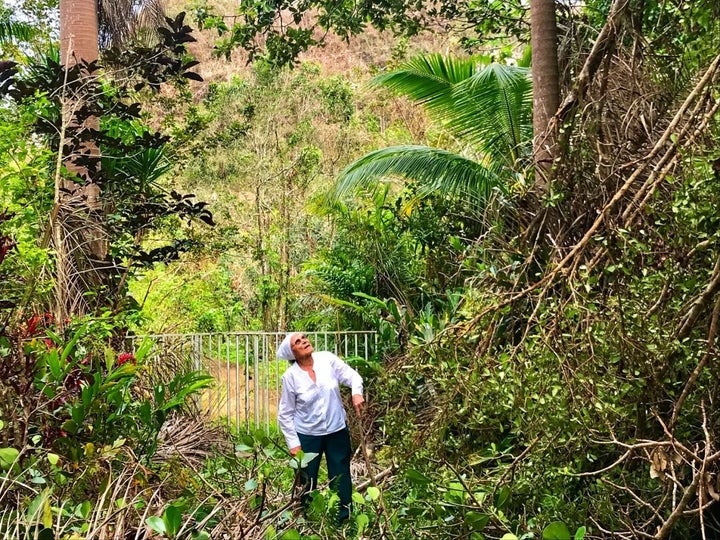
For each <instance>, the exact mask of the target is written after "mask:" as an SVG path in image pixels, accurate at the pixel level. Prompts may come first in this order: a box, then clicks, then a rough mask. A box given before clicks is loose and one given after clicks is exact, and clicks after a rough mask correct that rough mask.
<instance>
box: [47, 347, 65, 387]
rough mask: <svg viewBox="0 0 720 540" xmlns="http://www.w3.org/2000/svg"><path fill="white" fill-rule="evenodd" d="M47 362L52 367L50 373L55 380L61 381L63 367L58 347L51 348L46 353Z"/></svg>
mask: <svg viewBox="0 0 720 540" xmlns="http://www.w3.org/2000/svg"><path fill="white" fill-rule="evenodd" d="M45 363H46V364H47V366H48V368H50V375H52V378H53V380H55V381H59V380H60V378H61V377H62V368H61V367H60V359H59V358H58V350H57V349H51V350H50V351H48V352H47V353H46V354H45Z"/></svg>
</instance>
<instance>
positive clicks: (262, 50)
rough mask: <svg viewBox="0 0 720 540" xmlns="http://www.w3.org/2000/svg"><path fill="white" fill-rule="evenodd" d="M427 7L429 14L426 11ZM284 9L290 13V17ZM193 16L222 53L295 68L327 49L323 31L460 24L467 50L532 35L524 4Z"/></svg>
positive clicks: (374, 5) (266, 7)
mask: <svg viewBox="0 0 720 540" xmlns="http://www.w3.org/2000/svg"><path fill="white" fill-rule="evenodd" d="M423 7H425V9H421V8H423ZM284 10H289V14H290V17H289V18H288V16H287V15H284ZM193 11H194V14H195V17H196V19H197V21H198V25H199V26H200V28H214V29H216V30H217V32H218V35H219V36H220V37H219V39H218V41H217V42H216V44H215V51H216V53H217V54H221V55H224V56H225V57H226V58H229V57H230V54H231V53H232V51H233V49H235V48H242V49H245V50H246V51H247V52H248V53H249V55H250V58H251V60H252V59H256V58H260V59H262V60H264V61H267V62H269V63H271V64H273V65H277V66H284V65H289V64H293V63H295V62H296V61H297V58H298V56H299V55H300V53H302V52H305V51H307V50H308V49H309V48H310V47H314V46H317V45H322V44H323V43H324V35H323V37H322V38H319V39H318V38H316V37H315V36H316V35H318V34H320V35H322V34H321V32H319V31H320V30H323V31H332V32H334V33H335V34H336V35H337V36H339V37H340V38H342V39H343V40H349V39H350V38H351V37H353V36H357V35H359V34H361V33H363V32H364V31H366V29H367V28H368V26H369V25H372V26H373V27H375V28H376V29H378V30H381V31H382V30H391V31H392V32H393V33H394V34H396V35H402V36H413V35H416V34H418V33H420V32H422V31H423V30H426V29H432V28H433V25H434V24H437V23H440V22H442V23H445V24H446V23H447V21H455V22H456V24H457V26H458V34H461V35H462V34H464V35H463V36H462V43H463V44H464V46H465V47H466V48H468V49H470V48H473V47H475V46H477V44H478V43H479V42H480V41H487V40H490V41H492V40H493V39H494V38H496V37H497V35H501V36H508V35H513V36H515V37H523V36H526V35H527V30H528V24H527V21H526V18H527V17H526V13H527V11H528V7H527V6H526V5H525V4H524V3H522V2H519V1H512V2H494V1H488V0H473V1H466V2H456V1H455V0H440V1H438V2H432V3H429V5H427V6H424V3H423V2H414V3H413V2H397V1H394V0H373V1H368V2H363V3H361V4H359V5H355V4H353V3H351V2H341V3H338V2H335V1H333V0H310V1H308V2H305V3H303V4H301V5H295V4H293V3H292V2H278V3H276V4H268V3H267V2H263V1H260V0H257V1H248V2H244V3H243V4H242V5H241V6H239V8H238V12H237V15H238V16H239V17H241V22H240V21H239V20H236V19H234V20H233V24H232V26H229V24H228V22H227V21H226V19H225V18H224V17H222V16H220V15H218V14H217V13H216V12H215V11H214V9H213V7H211V5H210V3H208V2H207V0H202V1H198V2H196V3H195V5H194V9H193ZM311 14H312V17H310V15H311ZM468 28H470V29H472V30H474V32H475V34H476V35H475V36H473V35H472V34H471V35H468V33H467V32H466V31H465V30H467V29H468ZM460 29H462V30H460ZM314 31H315V32H314Z"/></svg>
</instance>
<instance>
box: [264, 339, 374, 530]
mask: <svg viewBox="0 0 720 540" xmlns="http://www.w3.org/2000/svg"><path fill="white" fill-rule="evenodd" d="M277 356H278V358H282V359H284V360H289V361H290V363H291V364H290V367H289V368H288V369H287V370H286V371H285V373H284V374H283V376H282V394H281V396H280V406H279V408H278V424H279V425H280V430H281V431H282V433H283V435H284V436H285V441H286V442H287V445H288V448H289V449H290V454H292V455H293V456H294V455H296V454H297V453H298V452H299V451H300V450H302V451H303V452H304V453H306V454H307V453H317V454H318V456H317V457H316V458H315V459H313V460H312V461H311V462H310V463H308V465H307V467H306V468H305V469H303V471H302V472H303V473H304V474H303V476H304V479H305V487H304V490H303V494H302V497H301V501H302V503H303V505H304V506H306V505H307V503H308V501H309V500H310V491H311V490H313V489H315V487H317V477H318V470H319V468H320V458H321V457H322V455H323V454H325V459H326V461H327V468H328V477H329V478H330V482H331V485H332V486H333V488H334V489H335V490H336V491H337V493H338V496H339V497H340V509H339V511H338V523H342V522H343V521H345V520H346V519H348V518H349V517H350V501H351V497H352V482H351V479H350V456H351V450H350V433H349V431H348V428H347V423H346V415H345V408H344V407H343V404H342V400H341V398H340V387H339V383H342V384H344V385H346V386H349V387H350V388H352V403H353V407H354V408H355V412H356V413H357V415H358V416H360V414H361V412H362V405H363V403H364V399H363V381H362V377H360V375H359V374H358V372H357V371H355V370H354V369H353V368H351V367H350V366H348V365H347V364H346V363H345V362H343V361H342V360H340V358H338V357H337V356H335V355H334V354H333V353H331V352H328V351H318V352H314V351H313V346H312V344H311V343H310V340H308V338H307V337H306V336H305V335H304V334H302V333H300V332H296V333H293V334H288V335H287V336H285V339H284V340H283V342H282V343H281V344H280V346H279V347H278V350H277Z"/></svg>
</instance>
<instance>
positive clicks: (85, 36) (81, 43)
mask: <svg viewBox="0 0 720 540" xmlns="http://www.w3.org/2000/svg"><path fill="white" fill-rule="evenodd" d="M97 58H98V10H97V1H96V0H60V60H61V62H63V64H65V65H74V64H75V63H76V62H79V61H80V60H84V61H86V62H92V61H94V60H97Z"/></svg>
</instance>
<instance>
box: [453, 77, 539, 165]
mask: <svg viewBox="0 0 720 540" xmlns="http://www.w3.org/2000/svg"><path fill="white" fill-rule="evenodd" d="M453 100H454V101H455V104H456V108H455V110H454V111H453V114H451V115H448V117H447V118H446V122H447V123H446V125H447V128H448V129H450V130H451V131H452V132H453V133H454V134H455V135H456V136H458V137H463V138H465V139H467V140H470V141H474V142H475V143H476V144H478V145H479V146H480V148H481V149H482V150H483V151H484V152H485V153H489V154H491V155H492V156H493V158H494V159H502V160H504V161H506V165H507V166H510V167H515V166H516V162H517V160H518V159H520V157H521V156H522V154H523V152H524V151H523V150H522V147H523V146H527V147H528V148H529V145H530V141H531V138H532V116H531V111H532V83H531V81H530V78H529V71H528V70H527V69H526V68H519V67H512V66H505V65H501V64H491V65H489V66H487V67H485V68H484V69H482V70H480V71H478V72H477V73H475V74H474V75H473V76H472V77H470V78H469V79H466V80H465V81H463V82H461V83H459V84H458V85H456V87H455V89H454V93H453Z"/></svg>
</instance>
